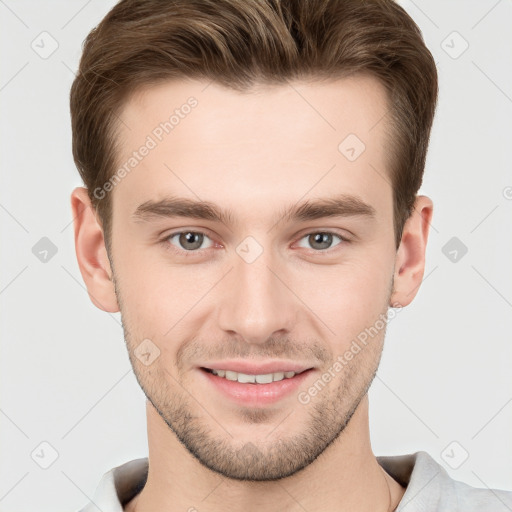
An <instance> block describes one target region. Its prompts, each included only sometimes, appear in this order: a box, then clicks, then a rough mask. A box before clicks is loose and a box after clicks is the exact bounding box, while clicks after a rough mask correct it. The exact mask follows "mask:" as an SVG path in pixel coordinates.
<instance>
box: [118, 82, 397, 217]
mask: <svg viewBox="0 0 512 512" xmlns="http://www.w3.org/2000/svg"><path fill="white" fill-rule="evenodd" d="M388 108H389V107H388V99H387V95H386V92H385V89H384V88H383V86H382V85H381V84H380V83H379V82H378V81H377V80H376V79H374V78H373V77H369V76H353V77H350V78H343V79H338V80H331V81H324V82H290V83H288V84H283V85H272V86H270V85H259V86H257V87H254V88H252V89H251V90H249V91H247V92H238V91H234V90H232V89H228V88H225V87H223V86H221V85H219V84H216V83H208V82H203V81H194V80H176V81H172V82H166V83H162V84H159V85H156V86H151V87H146V88H145V89H143V90H140V91H139V92H137V93H136V94H134V95H133V96H132V97H131V98H130V100H129V101H128V102H127V103H126V105H125V106H124V108H123V110H122V111H121V112H120V113H119V117H120V119H121V123H120V130H119V143H120V144H119V154H118V155H117V156H118V162H117V163H118V168H120V167H122V166H124V167H125V169H126V170H127V171H128V172H127V173H124V174H125V175H126V177H124V178H123V180H122V181H121V182H120V183H119V185H118V186H116V188H115V190H114V191H113V192H114V196H113V199H114V202H119V201H120V200H121V199H122V200H123V202H128V203H129V204H130V206H131V208H132V210H133V209H135V208H136V207H137V206H138V205H139V204H140V203H142V202H144V201H148V200H154V199H157V198H158V197H159V196H162V195H164V194H172V195H174V196H181V197H190V198H194V199H197V198H201V199H204V200H208V201H212V202H216V203H219V204H222V203H229V207H230V208H231V209H234V210H236V209H237V208H238V206H242V207H243V206H244V203H245V201H246V198H247V197H248V196H250V198H251V200H252V201H258V200H259V201H261V202H262V203H261V204H262V205H266V206H270V205H273V204H275V205H276V206H277V205H282V203H283V202H285V203H290V202H294V201H297V200H298V199H300V198H303V199H308V198H314V197H326V195H329V193H347V194H353V195H358V196H359V197H361V198H363V199H365V200H366V201H367V202H370V203H373V204H374V205H375V207H376V209H377V210H379V209H382V208H384V209H385V208H387V207H388V206H389V205H385V204H384V202H385V201H387V200H389V199H390V198H391V187H390V183H389V179H388V178H387V158H386V156H387V153H386V145H387V144H386V139H387V135H386V130H387V118H386V114H387V112H388ZM143 146H146V147H147V148H149V149H147V150H143V151H141V150H142V149H143ZM134 152H136V153H138V156H137V157H136V159H135V160H136V161H135V160H134V156H133V155H134ZM140 153H144V156H142V157H141V156H140ZM130 160H131V163H132V164H133V165H127V163H128V162H129V161H130ZM383 191H384V193H383ZM237 199H238V200H239V201H240V203H239V204H238V205H237V204H236V202H237Z"/></svg>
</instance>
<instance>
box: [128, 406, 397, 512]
mask: <svg viewBox="0 0 512 512" xmlns="http://www.w3.org/2000/svg"><path fill="white" fill-rule="evenodd" d="M147 419H148V445H149V472H148V479H147V482H146V485H145V487H144V489H143V490H142V491H141V493H140V494H139V495H138V496H136V497H135V498H134V499H133V500H132V501H131V502H130V503H129V504H128V505H127V506H126V507H125V511H126V512H135V511H136V512H150V511H153V510H158V511H161V512H174V511H178V510H202V509H205V508H206V507H207V508H208V510H209V511H211V512H221V511H222V512H223V511H224V510H226V508H227V509H228V510H244V511H247V512H259V511H261V510H265V511H269V512H274V511H275V512H283V511H288V510H290V511H291V510H307V511H308V512H319V511H322V512H335V511H336V512H348V511H351V512H367V511H372V512H381V511H382V512H388V511H390V510H394V509H395V508H396V506H397V504H398V502H399V501H400V499H401V498H402V496H403V493H404V492H405V489H404V488H403V487H402V486H400V485H399V484H398V482H396V481H395V480H393V479H392V478H391V477H390V476H389V475H388V474H387V473H385V471H384V470H383V469H382V468H381V467H380V465H379V464H378V462H377V460H376V458H375V456H374V455H373V453H372V450H371V445H370V437H369V425H368V397H367V396H365V397H364V398H363V400H362V401H361V403H360V404H359V407H358V408H357V410H356V412H355V413H354V415H353V416H352V418H351V420H350V422H349V424H348V425H347V427H346V428H345V430H344V431H343V432H342V433H341V435H340V436H339V437H338V439H337V440H336V441H334V442H333V443H332V444H331V445H330V446H329V447H328V448H327V449H326V450H325V451H324V452H323V453H322V454H321V455H320V456H319V457H318V458H317V459H316V460H315V461H314V462H313V463H311V464H310V465H309V466H307V467H306V468H304V469H303V470H302V471H299V472H298V473H295V474H294V475H292V476H289V477H286V478H283V479H280V480H275V481H268V482H250V481H239V480H230V479H228V478H225V477H223V476H221V475H219V474H217V473H215V472H213V471H211V470H210V469H208V468H206V467H204V466H203V465H202V464H200V463H199V461H198V460H197V459H196V458H195V457H193V456H192V455H191V454H190V453H189V452H188V451H187V450H186V448H185V447H184V446H183V445H182V444H181V443H180V442H179V441H178V439H177V438H176V436H175V435H174V433H173V432H172V431H171V430H170V429H169V427H168V426H167V425H166V424H165V422H164V421H163V420H162V419H161V417H160V416H159V415H158V413H157V412H156V410H155V409H154V408H153V406H152V405H151V404H150V403H149V402H148V404H147ZM205 505H206V506H205Z"/></svg>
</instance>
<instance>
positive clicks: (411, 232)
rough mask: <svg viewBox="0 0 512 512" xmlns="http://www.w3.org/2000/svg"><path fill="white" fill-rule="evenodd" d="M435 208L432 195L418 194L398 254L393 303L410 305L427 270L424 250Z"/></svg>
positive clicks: (405, 226)
mask: <svg viewBox="0 0 512 512" xmlns="http://www.w3.org/2000/svg"><path fill="white" fill-rule="evenodd" d="M433 210H434V205H433V203H432V200H431V199H430V198H428V197H426V196H417V197H416V202H415V204H414V210H413V213H412V214H411V216H410V217H409V218H408V219H407V221H406V223H405V225H404V229H403V233H402V240H401V243H400V247H399V248H398V251H397V254H396V259H395V275H394V289H393V293H392V295H391V299H390V305H395V306H396V305H397V304H399V305H400V306H402V307H403V306H407V305H408V304H410V303H411V302H412V300H413V299H414V297H415V296H416V293H417V292H418V289H419V287H420V285H421V281H422V279H423V274H424V272H425V252H426V249H427V241H428V235H429V229H430V222H431V220H432V214H433ZM395 306H393V307H395Z"/></svg>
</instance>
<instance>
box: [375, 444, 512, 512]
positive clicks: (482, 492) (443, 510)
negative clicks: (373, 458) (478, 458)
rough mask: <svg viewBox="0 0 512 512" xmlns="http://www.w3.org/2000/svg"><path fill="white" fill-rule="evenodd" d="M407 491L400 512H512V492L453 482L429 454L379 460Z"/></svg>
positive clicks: (414, 454) (421, 453)
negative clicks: (424, 511)
mask: <svg viewBox="0 0 512 512" xmlns="http://www.w3.org/2000/svg"><path fill="white" fill-rule="evenodd" d="M377 461H378V462H379V464H380V465H381V466H382V467H383V468H384V470H385V471H386V472H387V473H389V474H390V475H391V476H392V477H393V478H394V479H395V480H397V481H398V482H399V483H400V484H401V485H403V486H404V487H405V488H406V491H405V493H404V495H403V497H402V500H401V501H400V504H399V505H398V508H397V509H396V510H397V512H413V511H418V510H428V511H429V512H482V511H485V512H511V511H512V492H511V491H505V490H500V489H490V488H478V487H472V486H470V485H468V484H466V483H464V482H460V481H458V480H455V479H454V478H452V477H451V476H450V475H449V474H448V473H447V472H446V470H445V469H444V468H443V467H442V466H441V465H440V464H438V463H437V462H436V461H435V460H434V459H433V458H432V457H431V456H430V455H429V454H428V453H427V452H423V451H420V452H416V453H413V454H408V455H401V456H382V457H377Z"/></svg>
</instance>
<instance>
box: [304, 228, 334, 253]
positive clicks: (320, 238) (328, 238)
mask: <svg viewBox="0 0 512 512" xmlns="http://www.w3.org/2000/svg"><path fill="white" fill-rule="evenodd" d="M333 238H338V239H339V240H340V243H341V241H343V239H342V238H341V236H339V235H336V234H334V233H329V232H323V231H321V232H317V233H310V234H309V235H306V236H305V237H303V238H302V239H301V240H306V241H307V243H308V244H310V247H311V248H313V249H315V250H318V251H324V250H326V249H330V248H331V247H332V246H333V245H332V242H333ZM335 245H338V244H335ZM300 247H304V245H300ZM306 248H309V247H306Z"/></svg>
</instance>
